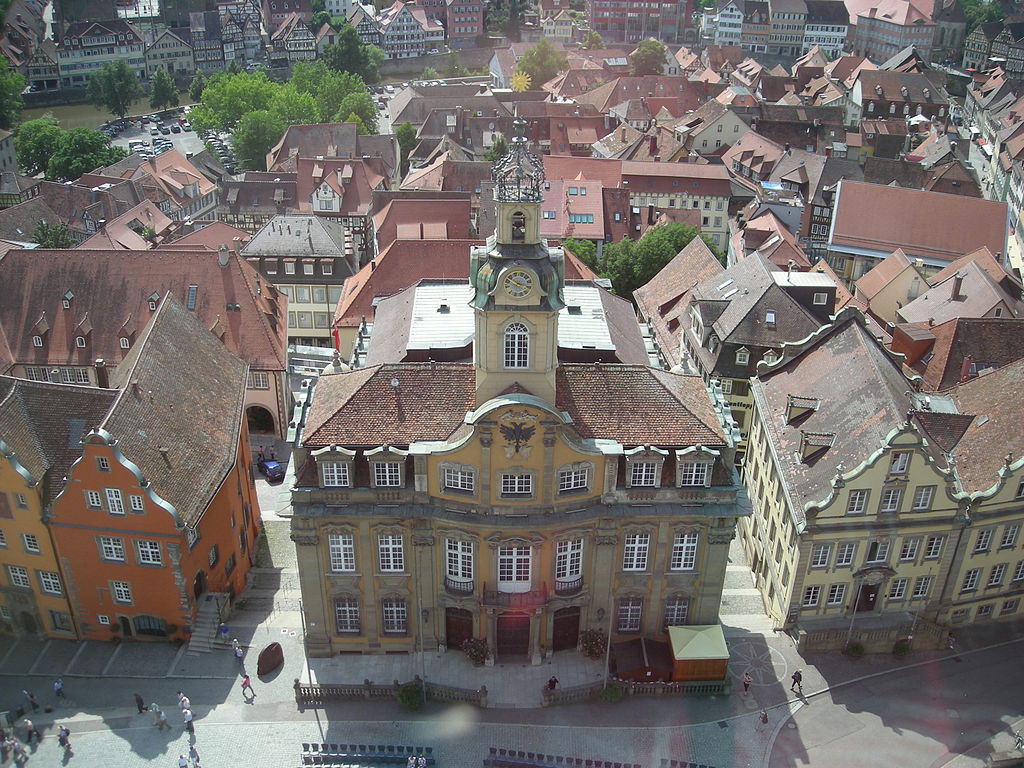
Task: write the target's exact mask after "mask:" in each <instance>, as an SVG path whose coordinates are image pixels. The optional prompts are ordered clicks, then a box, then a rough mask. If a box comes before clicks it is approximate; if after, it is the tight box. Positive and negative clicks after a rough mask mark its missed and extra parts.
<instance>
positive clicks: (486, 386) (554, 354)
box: [469, 120, 565, 405]
mask: <svg viewBox="0 0 1024 768" xmlns="http://www.w3.org/2000/svg"><path fill="white" fill-rule="evenodd" d="M524 126H525V122H523V121H522V120H517V121H516V134H517V135H516V137H515V138H514V139H512V141H511V142H510V143H509V149H508V152H507V153H506V154H505V156H504V157H502V158H501V159H500V160H498V161H497V162H496V163H495V164H494V167H493V168H492V170H491V177H492V178H493V179H494V184H495V187H494V202H495V207H496V211H495V214H496V220H497V226H496V228H495V232H494V234H493V235H491V237H489V238H488V240H487V244H486V245H482V246H474V247H473V248H472V249H471V251H470V265H469V275H470V281H471V282H472V284H473V288H474V293H473V299H472V303H473V309H474V310H475V314H476V327H475V336H474V339H473V364H474V367H475V368H476V402H477V405H480V404H482V403H484V402H486V401H488V400H490V399H491V398H493V397H495V396H497V395H498V394H500V393H501V392H503V391H504V390H506V389H508V388H509V387H510V386H512V385H513V384H519V385H520V386H521V387H523V388H524V389H526V390H528V391H529V392H530V393H531V394H533V395H536V396H537V397H540V398H542V399H544V400H546V401H547V402H549V403H554V401H555V369H556V367H557V366H558V313H559V312H560V311H561V309H562V308H563V307H564V306H565V301H564V296H563V285H564V282H565V267H564V262H563V256H562V249H561V248H552V247H549V246H548V244H547V242H545V241H544V240H542V239H541V237H540V206H541V202H542V200H543V185H544V165H543V163H542V162H541V159H540V158H539V157H537V155H535V154H534V153H533V152H531V151H530V150H529V147H528V142H527V140H526V137H525V136H523V128H524Z"/></svg>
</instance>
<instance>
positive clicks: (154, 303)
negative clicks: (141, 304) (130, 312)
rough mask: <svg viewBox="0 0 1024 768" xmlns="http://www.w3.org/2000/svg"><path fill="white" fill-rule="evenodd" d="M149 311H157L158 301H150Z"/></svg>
mask: <svg viewBox="0 0 1024 768" xmlns="http://www.w3.org/2000/svg"><path fill="white" fill-rule="evenodd" d="M149 311H150V312H156V302H155V301H150V302H149Z"/></svg>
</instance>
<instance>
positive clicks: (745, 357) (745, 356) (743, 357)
mask: <svg viewBox="0 0 1024 768" xmlns="http://www.w3.org/2000/svg"><path fill="white" fill-rule="evenodd" d="M749 362H750V352H748V351H747V350H745V349H740V350H738V351H737V352H736V365H747V364H748V363H749Z"/></svg>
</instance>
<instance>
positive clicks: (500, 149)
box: [484, 133, 508, 163]
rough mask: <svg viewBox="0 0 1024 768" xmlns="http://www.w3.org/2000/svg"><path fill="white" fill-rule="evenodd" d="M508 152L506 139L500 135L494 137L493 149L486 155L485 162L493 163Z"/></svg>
mask: <svg viewBox="0 0 1024 768" xmlns="http://www.w3.org/2000/svg"><path fill="white" fill-rule="evenodd" d="M506 152H508V144H507V143H506V142H505V137H504V136H502V135H501V134H500V133H499V134H498V135H497V136H495V137H494V143H493V144H491V148H490V149H488V150H487V152H486V153H485V154H484V160H486V161H487V162H489V163H493V162H495V161H497V160H500V159H501V158H502V157H504V156H505V153H506Z"/></svg>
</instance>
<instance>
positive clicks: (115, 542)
mask: <svg viewBox="0 0 1024 768" xmlns="http://www.w3.org/2000/svg"><path fill="white" fill-rule="evenodd" d="M100 556H101V557H102V558H103V559H104V560H110V561H112V562H118V563H123V562H124V542H123V541H121V539H119V538H117V537H116V536H100Z"/></svg>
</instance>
